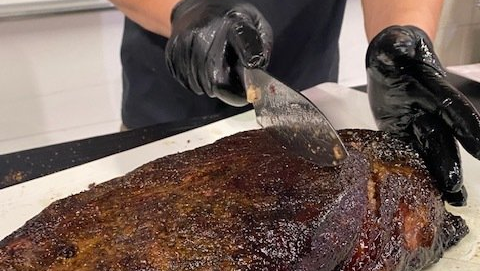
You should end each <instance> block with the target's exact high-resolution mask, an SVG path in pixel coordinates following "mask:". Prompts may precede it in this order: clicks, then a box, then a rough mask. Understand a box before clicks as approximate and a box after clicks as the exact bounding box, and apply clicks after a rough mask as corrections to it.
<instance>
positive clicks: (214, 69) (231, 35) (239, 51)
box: [166, 0, 273, 106]
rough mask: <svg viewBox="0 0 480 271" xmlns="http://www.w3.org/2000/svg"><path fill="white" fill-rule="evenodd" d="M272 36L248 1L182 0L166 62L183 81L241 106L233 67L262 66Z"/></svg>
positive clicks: (243, 101)
mask: <svg viewBox="0 0 480 271" xmlns="http://www.w3.org/2000/svg"><path fill="white" fill-rule="evenodd" d="M272 39H273V35H272V29H271V27H270V25H269V24H268V22H267V21H266V20H265V19H264V17H263V16H262V15H261V14H260V12H259V11H258V10H257V9H256V8H255V7H254V6H253V5H251V4H249V3H246V2H244V1H242V0H183V1H181V2H180V3H179V4H178V5H177V6H176V7H175V9H174V11H173V12H172V35H171V37H170V39H169V41H168V43H167V47H166V59H167V65H168V67H169V69H170V72H171V73H172V74H173V76H174V77H175V78H176V79H177V80H178V81H179V82H180V83H181V84H182V85H183V86H184V87H186V88H188V89H190V90H192V91H194V92H195V93H197V94H203V93H206V94H207V95H208V96H210V97H212V98H213V97H217V98H219V99H221V100H222V101H224V102H226V103H228V104H231V105H235V106H242V105H245V104H247V101H246V98H245V90H244V88H243V86H242V84H241V81H240V78H239V75H238V74H237V73H236V68H235V67H236V66H237V65H242V66H245V67H248V68H265V67H266V66H267V64H268V61H269V57H270V52H271V48H272ZM237 62H239V63H237Z"/></svg>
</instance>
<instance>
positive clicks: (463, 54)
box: [435, 0, 480, 66]
mask: <svg viewBox="0 0 480 271" xmlns="http://www.w3.org/2000/svg"><path fill="white" fill-rule="evenodd" d="M435 48H436V53H437V54H438V55H439V57H440V59H441V61H442V64H443V65H444V66H452V65H461V64H470V63H479V62H480V1H478V0H445V4H444V7H443V12H442V17H441V20H440V24H439V31H438V34H437V39H436V41H435Z"/></svg>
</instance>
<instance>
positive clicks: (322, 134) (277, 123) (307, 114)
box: [237, 67, 348, 166]
mask: <svg viewBox="0 0 480 271" xmlns="http://www.w3.org/2000/svg"><path fill="white" fill-rule="evenodd" d="M240 69H243V70H242V71H241V72H240V76H242V77H243V78H242V82H243V84H244V87H245V90H246V92H247V100H248V101H249V102H251V103H252V104H253V107H254V110H255V115H256V119H257V122H258V123H259V124H260V126H262V127H263V128H265V129H267V130H269V131H271V132H272V135H274V137H276V138H277V139H279V140H280V142H281V143H282V144H283V145H284V147H285V148H286V149H288V150H290V151H292V152H294V153H296V154H298V155H300V156H301V157H303V158H306V159H307V160H310V161H312V162H314V163H316V164H318V165H320V166H335V165H338V164H340V163H341V162H342V161H343V160H344V159H345V158H346V157H347V156H348V153H347V150H346V149H345V146H344V145H343V142H342V141H341V139H340V137H339V136H338V134H337V132H336V131H335V129H334V128H333V126H332V125H331V123H330V122H329V121H328V119H327V118H326V117H325V115H324V114H323V113H322V112H321V111H320V110H319V109H318V108H317V107H316V106H315V105H314V104H313V103H312V102H311V101H310V100H309V99H308V98H306V97H305V96H304V95H302V94H301V93H300V92H297V91H295V90H293V89H291V88H290V87H288V86H287V85H285V84H283V83H282V82H280V81H279V80H277V79H275V78H274V77H272V76H271V75H269V74H268V73H266V72H265V71H263V70H261V69H250V68H244V67H242V68H240ZM237 70H238V69H237Z"/></svg>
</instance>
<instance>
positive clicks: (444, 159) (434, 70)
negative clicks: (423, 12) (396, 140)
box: [366, 26, 480, 206]
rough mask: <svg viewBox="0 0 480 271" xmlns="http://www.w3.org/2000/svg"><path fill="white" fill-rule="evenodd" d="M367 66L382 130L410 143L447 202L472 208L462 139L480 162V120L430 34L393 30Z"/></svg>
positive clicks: (382, 36)
mask: <svg viewBox="0 0 480 271" xmlns="http://www.w3.org/2000/svg"><path fill="white" fill-rule="evenodd" d="M366 66H367V75H368V95H369V99H370V106H371V109H372V112H373V115H374V117H375V120H376V122H377V125H378V127H379V129H380V130H384V131H388V132H392V133H394V134H395V135H397V136H399V137H402V138H404V139H406V140H407V141H410V142H411V143H412V144H413V146H414V147H415V148H416V149H417V150H418V151H419V152H420V154H421V155H422V156H423V159H424V160H425V162H426V164H427V167H428V168H429V170H430V172H431V173H432V175H433V176H434V178H435V179H436V182H437V183H436V185H437V187H438V188H440V190H441V191H443V197H444V200H446V201H447V202H449V203H450V204H452V205H456V206H461V205H464V204H465V202H466V197H467V194H466V191H465V187H464V186H463V184H462V170H461V164H460V158H459V153H458V147H457V143H456V140H455V139H457V140H458V141H459V142H460V143H461V144H462V145H463V147H464V148H465V150H467V151H468V152H469V153H470V154H472V155H473V156H474V157H476V158H477V159H479V158H480V117H479V114H478V112H477V111H476V110H475V109H474V107H473V106H472V104H471V103H470V102H469V101H468V100H467V99H466V97H465V96H464V95H463V94H462V93H460V92H459V91H458V90H457V89H455V88H454V87H453V86H451V85H450V84H449V83H448V82H447V81H446V80H445V74H446V73H445V71H444V70H443V68H442V66H441V64H440V62H439V61H438V58H437V56H436V55H435V53H434V51H433V46H432V43H431V41H430V40H429V38H428V37H427V35H426V33H425V32H423V31H422V30H421V29H419V28H417V27H413V26H392V27H389V28H386V29H385V30H383V31H382V32H381V33H379V34H378V35H377V36H376V37H375V38H374V39H373V40H372V41H371V43H370V45H369V48H368V51H367V56H366Z"/></svg>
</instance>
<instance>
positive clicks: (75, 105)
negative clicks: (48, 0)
mask: <svg viewBox="0 0 480 271" xmlns="http://www.w3.org/2000/svg"><path fill="white" fill-rule="evenodd" d="M344 22H345V26H344V28H343V30H342V36H341V40H340V47H341V60H340V61H341V63H340V83H341V84H343V85H347V86H353V85H360V84H364V83H365V72H364V68H363V66H364V64H363V63H364V62H363V59H364V54H365V49H366V39H365V35H364V31H363V23H362V14H361V10H360V0H349V1H348V7H347V11H346V15H345V20H344ZM122 27H123V16H122V14H121V13H120V12H118V11H116V10H109V11H101V12H88V13H77V14H69V15H61V16H52V17H42V18H33V19H22V20H12V21H3V22H0V41H1V43H0V86H1V87H2V89H1V96H0V154H2V153H9V152H14V151H18V150H23V149H30V148H35V147H39V146H45V145H50V144H55V143H60V142H65V141H71V140H76V139H81V138H86V137H92V136H96V135H101V134H107V133H114V132H117V131H118V130H119V127H120V123H121V121H120V102H121V65H120V58H119V54H120V53H119V49H120V41H121V34H122V29H123V28H122Z"/></svg>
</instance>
